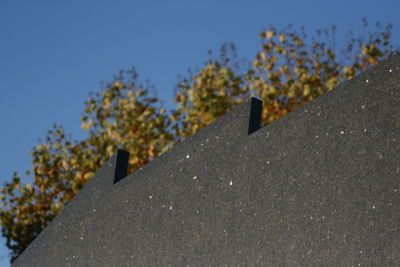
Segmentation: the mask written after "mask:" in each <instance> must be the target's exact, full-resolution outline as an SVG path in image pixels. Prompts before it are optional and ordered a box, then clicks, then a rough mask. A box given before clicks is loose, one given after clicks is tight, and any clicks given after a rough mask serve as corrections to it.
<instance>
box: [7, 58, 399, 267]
mask: <svg viewBox="0 0 400 267" xmlns="http://www.w3.org/2000/svg"><path fill="white" fill-rule="evenodd" d="M250 110H251V101H249V102H247V103H245V104H243V105H242V106H240V107H238V108H237V109H235V110H234V111H232V112H230V113H229V114H227V115H225V116H224V117H222V118H221V119H219V120H218V121H216V122H215V123H213V124H211V125H210V126H208V127H206V128H205V129H203V130H202V131H200V132H198V133H197V134H195V135H194V136H192V137H190V138H188V139H187V140H185V141H183V142H181V143H179V144H178V145H177V146H176V147H174V148H173V149H172V150H171V151H169V152H167V153H165V154H163V155H162V156H160V157H158V158H157V159H155V160H154V161H153V162H151V163H150V164H148V165H146V166H144V168H143V169H141V170H140V171H137V172H135V173H133V174H131V175H129V176H127V177H125V178H123V179H122V180H120V179H118V180H119V182H117V183H115V184H114V183H113V182H114V179H115V177H116V176H115V175H116V171H115V166H116V163H117V162H118V160H117V158H118V157H114V158H112V159H111V160H110V161H109V162H108V163H107V164H106V165H105V166H104V167H103V168H102V169H101V170H100V171H99V172H98V173H97V175H96V176H95V178H94V179H93V180H92V181H90V182H89V183H88V184H87V185H86V186H85V187H84V188H83V190H82V191H81V192H80V193H79V194H78V195H77V196H76V197H75V198H74V199H73V200H72V201H71V202H70V203H69V204H68V205H67V206H66V207H65V208H64V209H63V211H62V213H61V214H60V215H59V216H58V217H57V218H55V220H54V221H53V222H52V223H51V224H50V225H49V226H48V227H47V228H46V229H45V230H44V231H43V233H42V234H41V235H40V236H39V237H38V238H37V239H36V240H35V241H34V242H33V243H32V244H31V246H29V247H28V249H27V250H26V251H25V252H24V253H23V254H22V255H21V256H20V257H19V258H18V259H17V261H16V262H15V264H14V266H168V265H170V266H257V265H258V266H400V238H399V236H400V225H399V221H400V205H399V204H400V155H399V152H400V149H399V148H400V137H399V134H398V133H399V132H400V57H399V56H396V57H393V58H391V59H389V60H388V61H386V62H384V63H382V64H381V65H379V66H378V67H376V68H373V69H371V70H369V71H367V72H366V73H364V74H362V75H360V76H359V77H357V78H355V79H353V80H352V81H349V82H345V83H343V84H342V85H340V86H339V87H338V88H336V89H335V90H333V91H331V92H329V93H328V94H326V95H324V96H322V97H319V98H318V99H317V100H315V101H313V102H312V103H310V104H308V105H305V106H304V107H303V108H301V109H299V110H297V111H295V112H292V113H291V114H289V115H287V116H285V117H284V118H283V119H280V120H278V121H276V122H274V123H272V124H271V125H269V126H267V127H263V128H261V129H259V130H257V131H255V132H253V133H252V134H250V135H248V133H249V131H250V129H251V127H250V124H251V123H249V114H250ZM253 113H254V111H253ZM253 116H254V114H253ZM250 121H251V119H250ZM256 128H257V127H256ZM250 132H252V131H250Z"/></svg>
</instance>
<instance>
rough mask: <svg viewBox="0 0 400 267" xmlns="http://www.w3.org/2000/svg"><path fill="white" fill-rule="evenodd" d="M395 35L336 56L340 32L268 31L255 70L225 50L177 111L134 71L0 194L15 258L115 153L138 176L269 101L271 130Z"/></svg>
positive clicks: (51, 138) (368, 61)
mask: <svg viewBox="0 0 400 267" xmlns="http://www.w3.org/2000/svg"><path fill="white" fill-rule="evenodd" d="M363 22H364V24H363V25H364V27H365V29H369V27H368V24H367V22H366V20H363ZM391 28H392V26H391V25H387V26H386V27H382V26H381V25H380V24H379V23H377V24H376V25H375V27H374V29H373V31H371V32H369V33H368V34H367V35H365V36H361V37H357V38H356V37H354V35H353V34H352V33H349V34H348V35H347V38H346V41H345V43H344V46H343V49H342V50H340V51H337V49H336V43H335V30H336V29H335V27H331V28H329V29H326V30H323V31H317V32H316V34H315V35H313V36H312V38H309V37H308V36H307V35H306V32H305V30H304V29H303V28H301V29H300V30H296V29H293V27H292V26H288V27H286V28H284V29H282V30H277V29H276V28H274V27H273V26H270V27H268V28H267V29H266V30H265V31H263V32H262V33H261V34H260V39H261V49H260V51H259V52H258V53H257V55H256V58H255V59H254V60H253V61H252V64H248V63H246V62H241V61H239V60H238V59H237V56H236V49H235V46H234V45H233V44H224V45H223V46H222V47H221V50H220V56H219V57H218V58H215V57H213V56H212V55H211V57H210V59H209V60H208V61H207V62H205V63H204V65H203V66H202V67H201V68H200V69H198V70H196V71H189V74H188V75H187V76H186V77H183V78H181V79H180V80H179V82H178V84H177V86H176V87H177V90H176V95H175V99H174V101H175V102H176V103H177V106H176V108H175V109H173V110H171V111H166V110H165V109H164V108H162V106H161V104H160V103H161V101H160V100H159V99H158V98H157V97H156V96H155V93H152V91H153V88H152V86H151V85H150V84H149V83H144V84H143V83H140V82H139V80H138V75H137V73H136V71H135V70H134V69H132V70H130V71H126V72H121V73H120V74H119V75H118V76H116V77H115V78H114V80H113V81H112V82H111V83H109V84H107V85H106V86H105V87H104V88H103V90H102V92H100V93H95V94H92V95H91V96H90V97H89V99H88V100H87V101H86V102H85V110H84V115H83V116H82V118H81V121H82V128H83V130H85V131H87V138H85V139H84V140H81V141H74V140H71V137H69V136H67V135H66V134H65V131H64V129H63V128H62V127H61V126H57V125H56V126H54V128H53V129H52V130H50V131H49V132H48V134H47V136H46V139H45V141H44V142H42V143H41V144H39V145H37V146H36V147H35V148H34V149H32V151H31V154H32V170H31V172H28V176H31V181H32V182H28V183H25V184H23V183H22V182H21V179H20V176H19V175H18V174H17V173H15V174H14V177H13V178H12V179H11V180H10V181H9V182H7V183H6V184H5V185H4V186H3V188H2V189H1V192H0V198H1V201H2V206H1V211H0V220H1V225H2V234H3V236H4V237H5V238H6V240H7V247H8V248H9V249H10V250H11V256H12V258H11V260H14V259H15V258H16V257H17V256H18V255H19V254H20V253H22V251H23V250H24V249H25V248H26V247H27V246H28V245H29V243H30V242H31V241H32V240H33V239H34V238H35V237H36V236H37V235H38V234H39V233H40V232H41V231H42V230H43V228H44V227H45V226H46V225H47V224H48V223H49V222H50V221H51V220H52V219H53V218H54V217H55V216H56V215H57V214H58V213H59V212H60V209H61V207H62V206H63V205H64V204H66V203H67V202H68V201H69V200H71V199H72V198H73V197H74V195H75V194H76V193H77V192H78V191H79V189H80V188H82V186H83V185H84V184H85V183H86V182H87V181H88V180H89V179H90V178H91V177H92V176H93V174H94V173H95V172H96V171H97V170H98V169H99V168H100V166H101V165H102V164H104V161H105V160H106V159H108V158H109V157H110V156H111V155H112V154H114V153H115V151H116V148H117V146H118V145H123V148H124V149H125V150H127V151H129V152H130V154H131V157H130V162H129V168H130V170H129V171H130V172H133V171H135V170H136V169H138V168H140V167H141V166H142V165H144V164H146V163H148V162H149V161H151V160H152V159H153V158H154V157H157V156H158V155H160V154H161V153H163V152H165V151H167V150H168V149H169V148H171V147H172V146H173V145H174V144H175V143H176V142H178V141H180V140H181V139H183V138H186V137H188V136H190V135H192V134H193V133H195V132H197V131H198V130H200V129H201V128H203V127H204V126H206V125H208V124H209V123H211V122H213V121H214V120H215V119H217V118H219V117H220V116H222V115H223V114H225V113H226V112H228V111H230V110H231V109H232V108H233V107H234V106H236V105H238V104H240V103H242V102H243V101H244V100H245V99H246V98H248V97H250V96H257V97H259V98H261V99H262V100H263V101H264V107H263V111H262V119H263V123H264V124H268V123H270V122H272V121H274V120H276V119H278V118H280V117H282V116H284V115H285V114H287V113H289V112H291V111H292V110H294V109H296V108H298V107H300V106H302V105H303V104H305V103H307V102H309V101H311V100H313V99H314V98H316V97H318V96H320V95H322V94H324V93H326V92H327V91H329V90H331V89H333V88H334V87H335V86H336V85H338V84H339V83H340V82H342V81H344V80H346V79H351V78H353V77H354V76H355V75H357V74H359V73H360V72H362V71H364V70H365V69H367V68H369V67H370V66H374V65H376V64H377V63H378V62H380V61H381V60H382V59H384V58H386V57H388V56H390V55H392V54H394V53H396V52H397V51H398V50H397V49H395V48H394V47H393V45H392V44H391V42H390V37H391Z"/></svg>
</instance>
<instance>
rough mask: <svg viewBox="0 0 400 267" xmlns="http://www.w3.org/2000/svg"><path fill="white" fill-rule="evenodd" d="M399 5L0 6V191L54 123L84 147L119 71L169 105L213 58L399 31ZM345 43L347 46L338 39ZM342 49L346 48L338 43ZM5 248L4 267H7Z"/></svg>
mask: <svg viewBox="0 0 400 267" xmlns="http://www.w3.org/2000/svg"><path fill="white" fill-rule="evenodd" d="M399 3H400V2H399V1H398V0H381V1H370V0H353V1H349V0H346V1H344V0H336V1H327V0H326V1H325V0H318V1H317V0H302V1H298V0H292V1H285V0H279V1H278V0H265V1H256V0H243V1H242V0H240V1H235V0H230V1H226V0H218V1H216V0H214V1H210V0H202V1H191V0H186V1H175V0H170V1H152V0H147V1H139V0H137V1H121V0H113V1H104V0H97V1H71V0H70V1H54V0H52V1H45V0H39V1H23V0H20V1H12V0H2V1H1V2H0V123H1V124H0V128H1V131H0V148H1V150H0V182H1V184H2V183H3V182H4V181H6V180H8V179H9V178H10V177H11V176H12V173H13V172H14V171H18V172H22V173H23V172H24V171H25V170H27V169H29V168H30V166H31V165H30V156H29V153H28V151H29V150H30V149H31V148H32V147H33V146H34V145H35V144H36V143H37V142H38V140H39V139H40V138H42V139H43V138H44V136H45V134H46V132H47V130H49V129H50V128H51V127H52V125H53V124H54V123H57V124H61V125H63V126H64V127H65V129H66V131H67V132H68V133H72V134H73V137H75V138H76V139H79V138H82V137H83V136H84V134H83V132H82V130H81V128H80V120H79V118H80V116H81V112H82V110H83V103H84V101H85V100H86V98H87V96H88V94H89V92H91V91H97V90H99V88H100V86H99V82H100V81H102V80H103V81H109V80H111V79H112V77H113V76H114V75H115V74H116V73H117V71H118V70H120V69H128V68H130V67H132V66H135V67H136V69H137V70H138V72H139V75H140V77H141V80H145V79H150V80H151V82H152V83H153V84H154V85H155V86H156V88H157V90H158V94H159V97H161V98H162V99H163V100H164V101H165V103H166V104H167V105H172V104H171V100H172V97H173V92H174V85H175V83H176V82H177V75H179V74H181V75H182V74H183V75H184V74H186V73H187V69H188V68H189V67H191V68H195V67H196V66H197V67H199V66H201V64H202V63H203V62H204V61H205V60H207V59H208V55H207V51H208V50H209V49H212V50H217V49H218V48H219V47H220V46H221V45H222V44H223V43H224V42H234V43H235V44H236V45H237V48H238V55H239V58H247V59H252V58H254V56H255V54H256V52H257V51H258V47H259V45H260V43H259V39H258V33H259V32H260V31H261V30H262V29H263V28H265V27H267V26H268V25H269V24H271V23H272V24H274V25H276V26H277V27H283V26H286V25H287V24H289V23H292V24H294V25H295V26H305V27H306V28H307V29H308V31H309V32H310V33H311V32H312V31H313V30H315V29H317V28H324V27H328V26H330V25H332V24H335V25H337V26H338V36H340V35H342V34H344V32H345V31H346V30H349V29H352V30H354V31H356V32H357V30H360V28H361V22H360V20H361V18H362V17H366V18H367V19H368V20H369V21H370V22H374V21H376V20H379V21H381V22H382V23H384V24H385V23H387V22H391V23H392V24H394V29H393V41H394V43H395V44H396V45H399V44H400V34H399V29H400V17H399V15H398V10H400V4H399ZM339 39H340V38H339ZM339 45H340V44H339ZM7 254H8V252H7V249H6V248H5V245H4V240H3V239H0V256H1V258H0V266H8V256H7Z"/></svg>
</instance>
